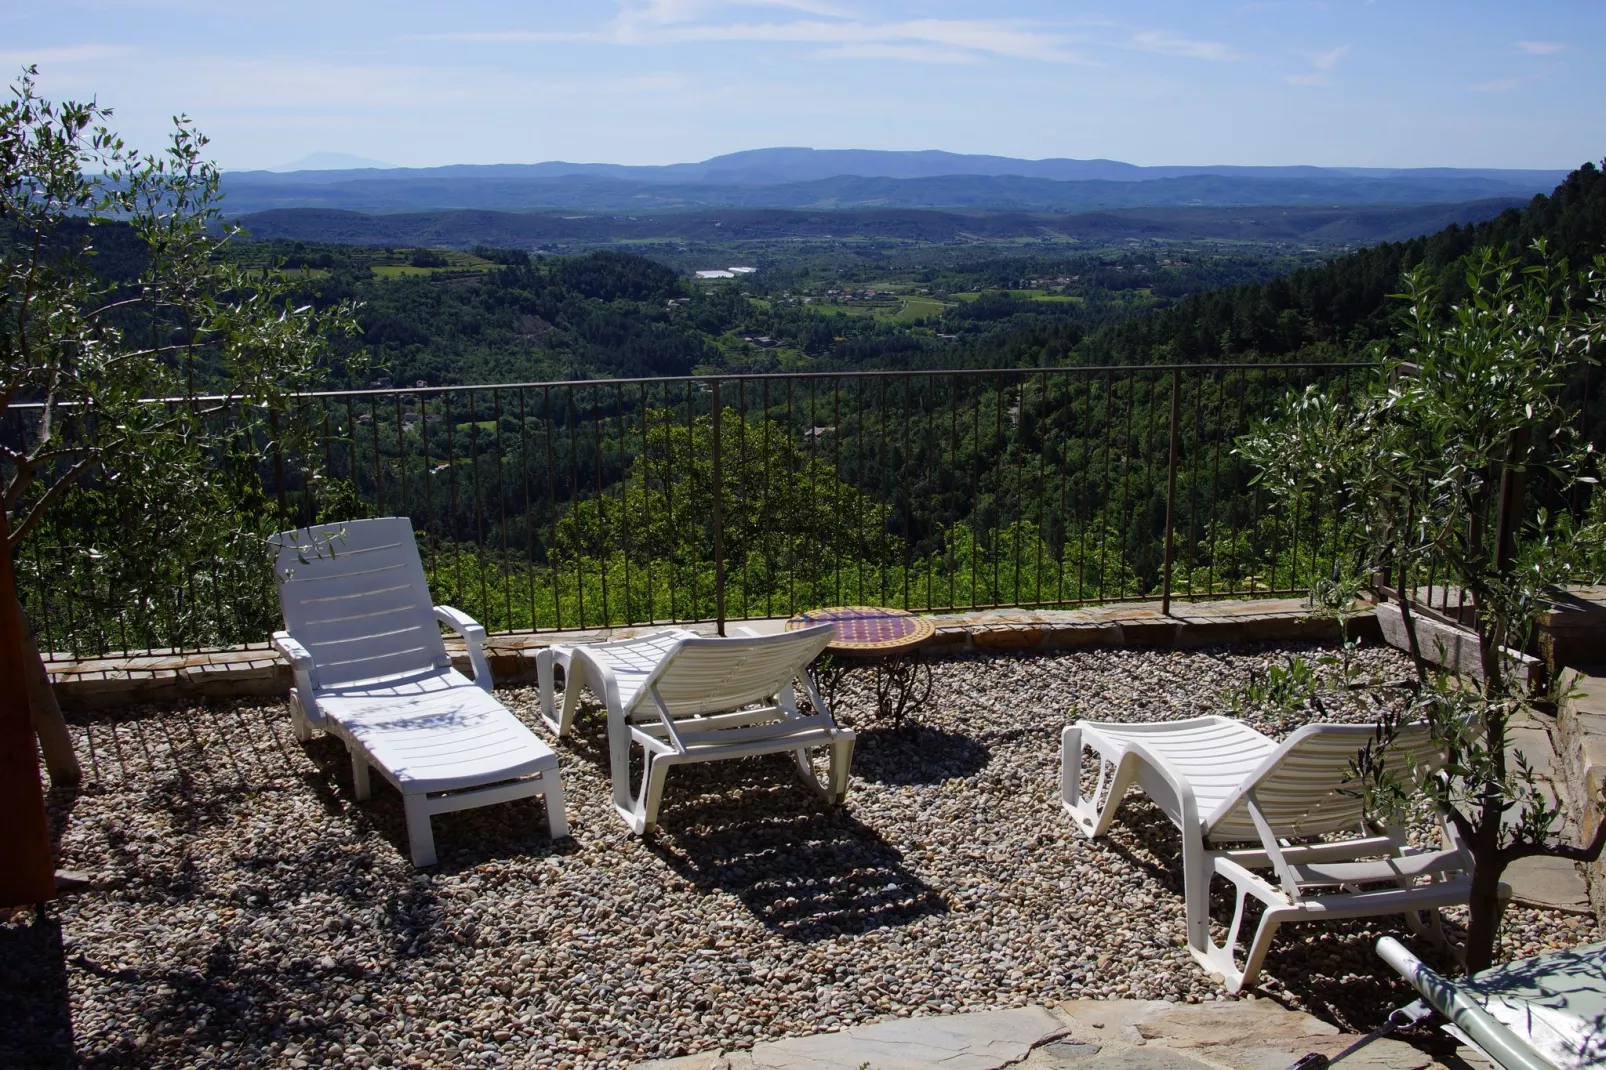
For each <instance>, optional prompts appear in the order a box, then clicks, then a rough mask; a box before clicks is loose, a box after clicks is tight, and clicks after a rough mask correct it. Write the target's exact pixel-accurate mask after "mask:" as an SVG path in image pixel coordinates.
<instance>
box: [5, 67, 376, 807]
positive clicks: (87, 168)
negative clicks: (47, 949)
mask: <svg viewBox="0 0 1606 1070" xmlns="http://www.w3.org/2000/svg"><path fill="white" fill-rule="evenodd" d="M35 75H36V71H35V69H34V68H32V67H29V68H27V69H26V70H25V71H24V72H23V73H22V75H21V76H20V77H19V78H18V80H17V81H16V82H15V83H14V84H13V85H12V86H11V90H10V98H9V99H7V100H5V101H4V103H3V104H0V501H3V504H4V521H5V525H4V526H5V529H6V530H7V535H6V550H7V552H9V553H11V554H12V555H16V554H17V553H18V552H19V549H20V548H22V547H23V546H24V545H25V544H27V542H28V540H29V539H30V537H33V536H35V535H36V534H37V533H38V532H39V530H40V529H41V526H42V525H44V524H46V523H47V522H48V520H49V518H50V517H51V516H52V515H53V514H59V513H61V512H62V510H63V509H64V507H69V506H70V505H71V503H72V502H73V501H74V498H75V497H76V496H85V495H91V496H97V497H98V500H99V501H100V503H101V507H102V509H103V510H104V511H106V512H107V513H108V515H111V516H113V517H115V518H117V522H116V523H115V524H109V525H105V526H104V527H103V528H101V529H99V530H97V532H96V538H97V539H102V540H109V541H111V542H114V543H120V545H119V546H117V547H116V549H117V550H118V551H119V552H120V553H123V554H124V555H139V554H144V555H147V557H146V558H145V560H147V561H156V560H159V559H161V558H162V557H163V555H164V554H169V553H172V552H174V551H176V550H177V549H179V548H181V547H183V546H185V545H189V544H193V543H194V542H195V541H196V540H202V539H205V538H209V537H214V536H217V535H219V533H222V535H223V536H224V541H225V542H226V537H227V535H228V533H229V532H230V531H231V530H233V529H236V528H237V527H238V516H239V514H240V511H239V510H238V508H236V507H235V506H236V505H237V503H234V502H231V501H230V493H229V488H230V486H231V483H230V481H229V480H228V479H227V478H226V476H227V474H228V473H227V471H226V468H227V466H225V465H220V463H219V458H220V457H222V456H224V455H225V453H226V454H227V455H228V456H231V457H234V458H239V457H240V455H241V450H242V449H244V450H251V449H255V450H258V451H260V450H261V449H262V448H263V446H264V436H261V435H254V434H246V435H241V434H240V426H241V424H240V421H241V420H242V419H258V418H259V417H260V414H262V413H275V412H278V411H280V410H283V411H285V412H286V413H293V411H294V406H293V405H291V404H290V401H291V400H292V399H293V396H294V395H295V393H296V392H297V391H300V390H303V389H305V388H306V387H307V386H309V385H310V384H312V383H313V382H314V381H315V380H316V379H317V378H318V377H319V374H320V369H321V368H322V367H323V365H324V364H325V360H326V355H327V344H328V340H329V339H330V338H331V337H333V336H335V335H337V334H339V333H341V332H343V331H345V330H347V329H349V328H350V327H351V326H352V320H351V314H350V313H351V310H350V309H349V308H348V307H346V306H343V305H336V306H332V307H328V308H322V309H319V308H314V307H309V306H306V305H299V306H298V305H297V304H296V303H295V302H294V301H293V300H291V293H292V291H291V283H290V281H289V280H288V279H286V278H284V277H282V276H281V275H279V274H278V273H277V272H275V271H273V270H271V269H269V270H263V269H261V268H258V269H256V270H254V271H253V270H248V269H246V268H244V267H242V266H241V265H240V264H238V263H237V262H234V261H232V260H231V259H230V258H229V257H228V256H227V255H226V250H227V247H228V244H229V243H230V242H231V241H234V240H235V239H236V238H237V236H238V235H239V234H240V233H241V232H240V231H239V229H238V228H237V227H235V226H232V225H230V224H228V223H227V222H226V221H224V219H223V218H222V215H221V211H220V200H221V196H222V193H221V189H220V181H219V172H218V169H217V167H216V166H215V165H214V164H212V163H210V162H208V161H207V160H205V158H204V157H203V155H202V152H203V149H204V148H205V146H206V143H207V142H206V138H204V137H203V136H202V135H201V134H199V133H198V132H197V131H196V130H195V129H194V128H193V126H192V125H191V124H190V123H189V122H188V121H187V120H186V119H184V118H178V119H175V121H174V130H173V133H172V137H171V141H170V142H169V144H168V145H167V146H166V147H165V148H164V149H163V151H161V152H158V153H141V152H139V151H137V150H135V149H133V148H130V147H129V146H127V145H126V144H124V142H123V141H122V139H121V138H119V137H118V136H117V135H116V134H114V133H113V132H112V131H111V129H110V128H109V127H108V126H107V125H106V123H107V120H108V119H109V118H110V116H111V111H110V109H108V108H104V107H102V106H100V105H99V104H98V103H95V102H90V103H87V104H86V103H76V102H70V101H69V102H62V103H54V102H51V101H49V100H45V99H43V98H41V97H40V96H39V95H38V94H37V92H36V89H35ZM149 399H167V400H166V402H165V403H153V402H152V401H151V400H149ZM225 417H226V418H225ZM275 422H277V421H275ZM289 423H290V421H289V419H288V417H287V421H286V426H285V427H282V428H280V429H279V434H281V435H283V434H286V433H288V432H289V431H290V430H291V428H290V426H289ZM225 437H226V438H228V439H229V443H228V445H229V449H228V450H227V451H222V450H220V448H219V446H220V438H225ZM245 467H246V468H248V469H249V468H250V467H251V466H250V464H249V462H247V463H246V464H245ZM258 485H259V487H260V480H259V481H258ZM67 530H68V533H69V535H70V534H71V531H72V529H71V526H70V525H68V526H67ZM213 541H214V542H216V541H217V540H216V539H215V538H214V539H213ZM97 552H99V551H98V550H97ZM135 559H136V560H137V557H136V558H135ZM13 611H15V612H18V613H21V612H22V607H21V606H20V605H18V606H0V612H13ZM30 660H31V666H30V673H31V677H30V681H29V682H30V689H29V695H30V702H31V705H32V712H33V716H34V722H35V727H36V729H37V730H38V731H39V737H40V743H41V748H42V750H43V751H44V754H45V761H46V765H47V767H48V769H49V771H50V774H51V777H52V780H53V781H55V782H58V783H68V782H72V781H74V780H76V779H77V777H78V768H77V763H76V761H75V760H74V758H73V755H72V751H71V747H70V744H69V742H68V740H67V736H66V732H65V728H64V727H63V725H62V722H61V715H60V712H59V710H58V709H57V708H56V705H55V701H54V698H53V696H52V695H51V691H50V688H49V684H48V678H47V677H46V675H45V672H44V667H43V664H42V663H41V662H40V660H39V658H38V655H37V652H34V653H33V657H32V658H31V659H30Z"/></svg>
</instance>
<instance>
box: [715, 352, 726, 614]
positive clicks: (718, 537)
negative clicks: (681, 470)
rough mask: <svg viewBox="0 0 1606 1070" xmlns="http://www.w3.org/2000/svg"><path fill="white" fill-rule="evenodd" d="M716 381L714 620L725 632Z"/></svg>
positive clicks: (721, 471) (721, 465) (722, 477)
mask: <svg viewBox="0 0 1606 1070" xmlns="http://www.w3.org/2000/svg"><path fill="white" fill-rule="evenodd" d="M713 383H714V401H713V407H714V411H713V414H712V415H713V432H714V433H713V455H714V458H713V459H714V620H715V622H716V624H717V625H718V627H719V634H720V635H724V634H725V502H724V498H725V468H724V463H723V461H722V458H721V435H720V425H721V424H722V423H724V421H723V420H722V419H721V418H720V416H721V412H720V404H719V380H718V379H715V380H714V381H713Z"/></svg>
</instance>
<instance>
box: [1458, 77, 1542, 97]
mask: <svg viewBox="0 0 1606 1070" xmlns="http://www.w3.org/2000/svg"><path fill="white" fill-rule="evenodd" d="M1531 81H1533V79H1532V78H1495V79H1492V80H1490V81H1487V82H1478V83H1477V84H1475V85H1469V86H1467V88H1468V89H1470V90H1472V92H1474V93H1509V92H1511V91H1512V90H1513V89H1521V88H1522V87H1523V86H1525V85H1527V84H1528V83H1529V82H1531Z"/></svg>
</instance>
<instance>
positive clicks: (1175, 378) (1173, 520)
mask: <svg viewBox="0 0 1606 1070" xmlns="http://www.w3.org/2000/svg"><path fill="white" fill-rule="evenodd" d="M1181 412H1182V369H1181V368H1172V369H1171V460H1170V462H1169V463H1168V464H1167V465H1166V474H1165V561H1164V563H1163V564H1162V565H1161V566H1160V573H1161V584H1162V586H1161V588H1160V613H1161V614H1162V615H1164V616H1170V615H1171V560H1172V556H1173V553H1172V542H1173V536H1174V535H1175V532H1176V525H1177V438H1178V435H1177V429H1178V427H1179V425H1180V424H1181V423H1182V419H1181Z"/></svg>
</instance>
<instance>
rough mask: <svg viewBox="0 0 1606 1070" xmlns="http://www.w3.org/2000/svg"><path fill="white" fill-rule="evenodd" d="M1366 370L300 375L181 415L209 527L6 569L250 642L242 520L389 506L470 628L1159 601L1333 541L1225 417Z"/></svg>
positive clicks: (177, 636) (55, 638)
mask: <svg viewBox="0 0 1606 1070" xmlns="http://www.w3.org/2000/svg"><path fill="white" fill-rule="evenodd" d="M1371 369H1372V366H1371V365H1364V364H1233V365H1226V364H1219V365H1156V366H1139V367H1100V368H1078V367H1055V368H1029V369H996V370H995V369H987V370H946V371H887V372H880V371H876V372H838V373H812V372H808V373H782V374H766V375H726V376H691V377H681V378H666V379H629V380H586V381H569V382H545V383H524V384H512V385H497V386H460V387H417V388H406V389H392V388H384V389H371V390H358V391H341V392H323V393H313V394H307V395H303V396H301V397H300V398H298V399H297V402H296V404H295V405H294V406H293V407H291V408H290V409H287V410H285V411H282V412H272V413H261V412H255V411H251V412H247V411H241V410H239V409H238V408H234V409H229V408H227V407H224V408H221V409H220V410H219V411H218V412H217V413H216V414H214V415H213V416H212V417H210V418H209V419H211V420H212V421H214V423H215V424H216V426H215V427H214V430H228V431H229V432H230V433H231V436H232V439H233V441H234V442H235V443H236V445H237V447H238V449H239V451H240V452H241V453H242V454H248V455H249V456H250V458H251V460H250V462H249V465H250V467H249V471H250V473H251V474H250V480H251V482H252V483H253V489H254V491H255V495H254V497H255V500H256V502H257V504H256V505H255V506H253V507H244V506H242V508H241V510H240V515H239V516H238V518H237V520H238V524H237V525H236V527H237V532H238V535H239V538H237V539H236V540H234V541H233V542H231V543H230V544H229V546H228V547H227V548H221V549H220V548H218V547H212V548H206V547H199V548H186V547H171V548H168V549H169V550H170V552H168V553H166V554H165V555H164V554H157V555H152V559H151V560H152V564H151V566H150V568H149V569H148V574H147V573H140V572H138V570H134V571H131V570H130V569H129V568H126V567H125V568H123V569H122V570H121V571H120V572H118V571H117V570H115V569H111V568H109V567H108V566H107V564H106V558H107V554H108V553H110V552H112V551H108V550H107V547H112V546H115V545H116V543H117V538H116V537H115V532H114V531H112V530H110V529H108V528H105V527H102V529H101V530H98V531H97V530H94V528H95V526H96V525H97V524H101V525H105V524H107V523H108V521H106V519H105V518H100V519H98V520H97V519H95V518H89V519H87V520H86V519H85V518H83V517H76V518H74V517H67V518H65V519H63V520H62V521H60V522H58V523H57V524H56V525H55V526H53V527H50V526H47V527H46V528H44V529H41V531H40V533H39V535H38V537H36V538H34V539H32V540H31V544H30V545H29V546H28V547H27V548H25V551H24V553H23V554H22V555H21V558H20V560H19V565H20V566H21V570H22V576H21V577H20V578H21V581H22V586H23V589H24V598H25V603H26V605H27V607H28V609H29V612H30V616H31V617H32V618H33V620H34V623H35V626H36V627H37V628H38V629H39V631H40V633H41V634H40V639H41V642H42V645H44V646H46V647H48V648H49V649H52V650H56V651H77V652H86V651H94V650H99V649H123V650H153V651H154V650H175V651H178V650H187V649H193V648H199V647H205V646H211V645H221V644H237V643H255V642H260V641H261V640H262V639H264V638H265V636H266V632H267V630H268V629H269V628H271V626H272V625H273V623H274V621H275V620H276V618H277V609H276V605H275V603H274V601H273V595H272V589H271V585H270V583H269V573H268V567H267V564H266V555H265V551H262V553H261V556H260V557H259V558H258V559H256V560H250V559H249V558H250V555H251V554H252V553H255V552H256V551H253V550H251V549H250V547H253V546H259V545H260V539H261V536H262V535H264V534H266V533H268V532H270V531H272V530H276V529H278V528H283V527H292V526H299V525H302V524H306V523H309V522H313V521H339V520H345V519H353V518H356V517H359V516H363V515H387V514H401V515H407V516H410V517H411V518H412V519H413V522H414V525H415V528H416V530H417V531H418V533H419V536H420V549H421V553H422V554H423V557H424V561H425V566H426V570H427V571H428V573H429V575H430V579H431V583H432V586H433V587H434V593H435V596H436V598H437V599H438V600H441V601H449V602H452V603H453V604H456V605H458V606H460V607H461V608H463V609H465V610H466V611H468V612H470V613H471V614H473V615H475V616H476V617H478V618H479V619H481V620H482V621H483V622H484V623H485V624H486V625H487V627H488V628H490V629H492V630H495V631H530V630H543V631H544V630H574V629H587V628H596V627H599V626H604V625H622V624H641V623H647V622H686V621H698V620H714V621H717V622H718V624H719V626H720V628H721V629H722V630H723V627H724V625H725V622H726V621H730V620H742V619H751V618H757V617H774V616H786V615H790V614H792V613H794V612H797V611H800V610H803V609H808V608H813V607H816V606H819V605H824V604H855V603H874V604H880V605H893V606H901V607H903V608H906V609H910V610H932V611H943V610H960V609H986V608H996V607H1005V606H1021V607H1053V606H1076V605H1087V604H1093V603H1107V602H1115V601H1122V600H1134V599H1145V600H1149V599H1152V600H1158V601H1159V602H1160V603H1161V606H1162V609H1163V610H1165V611H1167V612H1168V611H1169V609H1170V607H1171V604H1172V603H1173V602H1174V601H1176V600H1179V599H1197V598H1205V597H1232V596H1240V595H1245V596H1247V595H1272V594H1292V593H1299V592H1302V591H1304V590H1305V589H1306V588H1307V586H1308V585H1309V583H1310V581H1311V579H1312V577H1315V576H1320V575H1325V574H1326V573H1328V572H1329V571H1330V570H1331V567H1332V562H1333V561H1334V559H1335V557H1336V556H1337V555H1338V554H1339V553H1340V551H1341V548H1342V546H1343V545H1344V539H1343V536H1342V528H1343V524H1344V516H1343V511H1342V506H1341V503H1339V502H1333V501H1323V500H1320V499H1319V498H1317V497H1314V496H1312V497H1310V498H1309V499H1308V500H1303V501H1302V502H1301V503H1300V504H1299V505H1298V506H1297V507H1294V508H1288V507H1285V506H1282V505H1274V504H1273V503H1272V501H1271V500H1270V497H1269V495H1266V494H1264V493H1263V492H1262V491H1261V490H1260V489H1259V488H1258V487H1257V486H1256V485H1254V484H1253V482H1252V480H1251V475H1252V473H1251V471H1250V470H1249V468H1248V467H1247V465H1246V464H1245V463H1244V462H1242V460H1241V459H1240V458H1238V457H1237V456H1236V455H1235V453H1234V452H1233V446H1234V440H1235V439H1236V437H1237V436H1238V435H1241V434H1243V433H1244V432H1245V431H1246V430H1248V429H1249V427H1250V426H1251V424H1252V422H1253V421H1255V420H1257V419H1261V418H1264V417H1268V416H1270V415H1271V414H1272V412H1273V410H1274V408H1275V406H1276V404H1277V403H1278V402H1279V401H1280V400H1281V398H1282V397H1283V396H1284V394H1285V393H1286V392H1287V391H1289V390H1294V389H1302V388H1304V387H1305V386H1306V385H1308V384H1311V383H1317V384H1320V385H1322V386H1323V387H1324V388H1325V389H1329V390H1333V391H1340V392H1344V393H1347V392H1348V391H1349V390H1350V388H1351V385H1352V383H1353V385H1356V386H1359V385H1361V384H1362V383H1364V382H1365V381H1366V380H1367V379H1368V378H1369V376H1370V373H1371ZM15 408H16V407H14V409H15ZM0 433H4V434H7V435H12V436H20V435H25V434H26V431H25V429H23V428H21V426H20V425H19V426H18V427H13V428H0ZM222 437H223V436H219V439H220V440H221V439H222ZM223 460H224V459H223V458H220V467H221V466H222V464H223ZM236 467H238V466H237V465H236ZM716 488H717V492H716ZM243 500H244V497H242V501H243ZM91 548H95V549H91ZM242 557H243V558H245V559H244V560H240V559H239V558H242ZM225 558H230V560H225ZM114 572H115V573H116V576H115V577H114V576H113V575H112V573H114ZM225 574H226V575H225ZM131 577H132V578H131Z"/></svg>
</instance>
